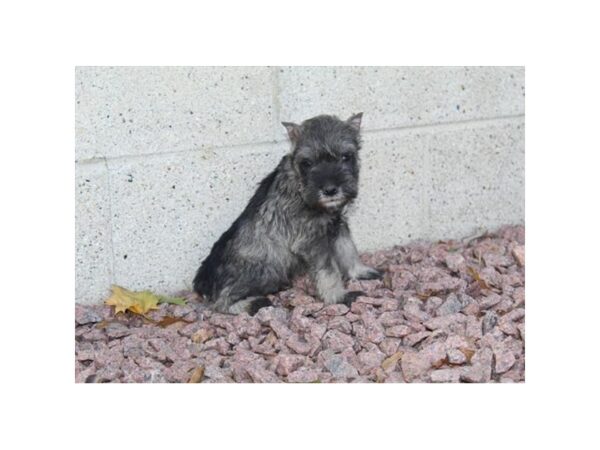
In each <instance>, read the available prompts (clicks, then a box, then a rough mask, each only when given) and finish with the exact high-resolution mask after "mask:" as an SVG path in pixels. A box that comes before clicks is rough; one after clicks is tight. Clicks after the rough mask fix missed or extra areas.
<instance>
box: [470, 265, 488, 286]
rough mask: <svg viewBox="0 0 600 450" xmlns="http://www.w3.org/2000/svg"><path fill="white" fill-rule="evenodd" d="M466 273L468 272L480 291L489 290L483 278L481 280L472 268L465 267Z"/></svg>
mask: <svg viewBox="0 0 600 450" xmlns="http://www.w3.org/2000/svg"><path fill="white" fill-rule="evenodd" d="M467 272H469V275H470V276H471V278H473V279H474V280H475V281H477V282H478V283H479V286H480V287H481V288H482V289H490V286H489V285H488V284H487V282H486V281H485V280H484V279H483V278H481V276H480V275H479V273H478V272H477V270H475V268H474V267H471V266H467Z"/></svg>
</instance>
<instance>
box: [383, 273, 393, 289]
mask: <svg viewBox="0 0 600 450" xmlns="http://www.w3.org/2000/svg"><path fill="white" fill-rule="evenodd" d="M383 287H384V288H386V289H389V290H390V291H391V290H392V275H391V274H390V273H389V272H386V273H385V275H384V276H383Z"/></svg>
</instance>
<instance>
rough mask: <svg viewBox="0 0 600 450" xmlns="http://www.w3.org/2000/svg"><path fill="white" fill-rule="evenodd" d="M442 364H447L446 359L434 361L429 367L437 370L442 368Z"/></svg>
mask: <svg viewBox="0 0 600 450" xmlns="http://www.w3.org/2000/svg"><path fill="white" fill-rule="evenodd" d="M444 364H449V362H448V357H445V358H443V359H440V360H438V361H435V362H434V363H433V364H432V365H431V367H433V368H434V369H439V368H440V367H442V366H443V365H444Z"/></svg>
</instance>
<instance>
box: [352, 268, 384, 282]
mask: <svg viewBox="0 0 600 450" xmlns="http://www.w3.org/2000/svg"><path fill="white" fill-rule="evenodd" d="M382 278H383V272H380V271H379V270H377V269H373V268H372V267H365V269H364V270H362V271H361V272H360V273H359V274H358V275H357V276H356V279H357V280H381V279H382Z"/></svg>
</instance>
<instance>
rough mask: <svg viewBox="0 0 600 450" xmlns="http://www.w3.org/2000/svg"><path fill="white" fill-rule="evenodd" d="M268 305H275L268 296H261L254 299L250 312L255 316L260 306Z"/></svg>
mask: <svg viewBox="0 0 600 450" xmlns="http://www.w3.org/2000/svg"><path fill="white" fill-rule="evenodd" d="M267 306H273V303H271V300H269V299H268V298H267V297H259V298H257V299H255V300H253V301H252V303H251V304H250V307H249V309H248V314H250V315H251V316H253V315H254V314H256V313H257V312H258V310H259V309H260V308H266V307H267Z"/></svg>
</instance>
